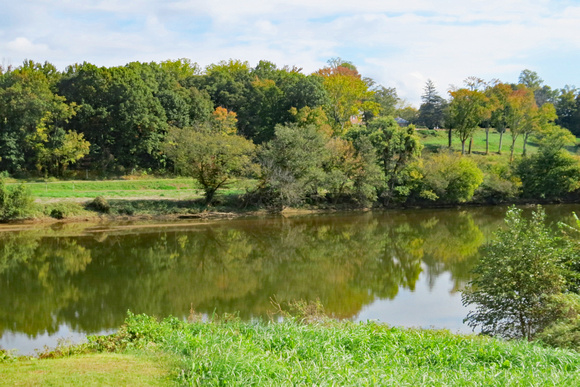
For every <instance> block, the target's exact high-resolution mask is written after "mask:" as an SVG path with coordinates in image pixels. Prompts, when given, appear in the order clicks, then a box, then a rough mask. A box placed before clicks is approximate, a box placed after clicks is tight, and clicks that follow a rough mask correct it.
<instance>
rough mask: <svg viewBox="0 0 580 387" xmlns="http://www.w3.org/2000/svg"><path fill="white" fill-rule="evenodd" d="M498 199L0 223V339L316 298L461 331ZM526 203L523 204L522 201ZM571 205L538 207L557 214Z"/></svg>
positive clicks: (253, 313)
mask: <svg viewBox="0 0 580 387" xmlns="http://www.w3.org/2000/svg"><path fill="white" fill-rule="evenodd" d="M505 211H506V207H477V208H463V209H437V210H432V209H420V210H402V211H384V212H366V213H354V212H353V213H333V214H324V215H303V216H291V217H283V216H270V217H256V218H237V219H233V220H220V221H182V222H172V223H159V222H141V223H110V224H104V223H100V224H88V223H87V224H84V223H71V224H54V225H51V226H48V227H47V226H45V227H24V228H22V227H18V226H14V225H9V226H3V228H0V348H3V349H16V350H17V351H18V352H19V353H21V354H33V353H34V350H35V349H40V348H42V347H43V346H45V345H47V346H49V347H54V346H55V345H56V344H57V342H58V341H59V340H66V341H72V342H77V341H79V340H81V339H82V338H83V337H85V335H87V334H95V333H98V334H102V333H109V332H113V331H114V330H115V329H116V328H118V327H119V326H120V325H121V324H122V323H123V321H124V318H125V316H126V313H127V310H131V311H132V312H134V313H147V314H150V315H155V316H158V317H165V316H169V315H173V316H177V317H180V318H186V317H187V316H188V315H189V313H190V310H191V309H193V310H195V311H196V312H197V313H201V314H203V315H204V316H206V317H208V316H211V315H212V314H214V313H217V314H223V313H225V312H227V313H239V315H240V317H241V318H243V319H256V318H263V319H266V318H268V315H269V314H270V313H271V312H272V311H274V308H273V306H272V303H271V299H275V300H276V301H277V302H279V303H282V304H284V303H286V302H288V301H292V300H320V302H321V303H322V304H323V305H324V307H325V311H326V313H328V314H329V315H331V316H334V317H336V318H341V319H351V320H355V321H366V320H378V321H380V322H384V323H387V324H390V325H398V326H407V327H435V328H447V329H450V330H451V331H454V332H470V329H469V328H468V327H467V326H465V325H464V324H463V318H464V317H465V316H466V314H467V309H466V308H465V307H464V306H462V304H461V293H460V289H461V288H462V287H463V286H464V285H465V284H466V283H467V281H468V280H469V278H470V269H471V268H472V267H473V265H474V264H475V262H476V261H477V257H478V251H479V249H480V247H481V246H482V245H483V244H484V243H485V242H486V241H488V240H489V239H490V238H492V234H493V232H494V231H495V230H497V229H498V228H499V227H502V225H503V216H504V214H505ZM526 211H528V212H529V211H531V210H530V209H529V208H528V209H526ZM573 211H575V212H577V213H578V212H579V211H580V206H579V205H557V206H547V207H546V212H547V214H548V216H549V218H550V220H551V221H569V220H570V218H571V214H572V212H573Z"/></svg>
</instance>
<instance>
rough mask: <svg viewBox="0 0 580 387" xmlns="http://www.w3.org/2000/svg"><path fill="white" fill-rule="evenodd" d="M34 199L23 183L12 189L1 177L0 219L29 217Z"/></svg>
mask: <svg viewBox="0 0 580 387" xmlns="http://www.w3.org/2000/svg"><path fill="white" fill-rule="evenodd" d="M33 201H34V199H33V198H32V195H31V194H30V192H29V191H28V189H27V188H26V187H25V186H24V185H23V184H19V185H17V186H16V187H15V188H13V189H11V188H9V187H8V186H6V184H5V183H4V180H3V179H0V221H7V220H12V219H20V218H25V217H27V216H28V215H30V213H31V211H32V206H33Z"/></svg>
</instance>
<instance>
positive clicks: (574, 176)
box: [516, 148, 580, 199]
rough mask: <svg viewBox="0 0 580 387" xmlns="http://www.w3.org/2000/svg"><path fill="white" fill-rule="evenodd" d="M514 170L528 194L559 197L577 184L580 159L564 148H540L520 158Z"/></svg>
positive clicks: (579, 186) (530, 195)
mask: <svg viewBox="0 0 580 387" xmlns="http://www.w3.org/2000/svg"><path fill="white" fill-rule="evenodd" d="M516 173H517V175H518V176H519V177H520V179H521V180H522V195H523V196H524V197H528V198H545V199H558V198H561V197H563V196H564V195H566V194H568V193H569V192H572V191H574V190H577V189H578V188H580V162H578V159H576V158H575V157H573V156H571V155H570V154H569V153H567V152H566V151H563V150H560V151H553V150H552V149H550V148H543V149H541V150H540V151H539V152H538V153H536V154H534V155H533V156H531V157H529V158H523V159H521V161H520V162H519V164H518V166H517V169H516Z"/></svg>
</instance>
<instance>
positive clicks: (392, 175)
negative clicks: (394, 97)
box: [351, 117, 423, 205]
mask: <svg viewBox="0 0 580 387" xmlns="http://www.w3.org/2000/svg"><path fill="white" fill-rule="evenodd" d="M361 134H362V135H364V136H367V137H368V139H369V140H370V142H371V143H372V145H373V147H374V148H375V151H376V155H377V160H378V162H379V165H380V166H381V168H382V170H383V176H384V179H385V181H384V187H381V191H382V192H381V197H382V199H383V200H384V203H385V204H387V205H388V204H389V203H390V202H391V201H392V200H402V201H404V200H405V199H406V198H407V197H408V196H409V195H410V194H411V191H412V189H413V188H414V185H415V183H417V180H418V179H419V178H420V175H419V174H418V171H417V170H416V169H415V168H414V167H413V162H414V161H415V160H417V159H418V158H419V157H420V155H421V150H422V149H423V146H422V145H421V142H420V140H419V137H418V136H417V135H416V134H415V127H414V126H412V125H411V126H408V127H406V128H402V127H400V126H399V124H397V122H396V121H395V120H394V118H392V117H379V118H376V119H374V120H373V121H371V122H369V123H368V124H367V126H366V128H365V129H361V130H360V134H354V133H353V134H352V135H351V137H353V138H356V137H357V136H360V135H361Z"/></svg>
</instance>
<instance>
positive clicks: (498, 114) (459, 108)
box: [0, 58, 580, 208]
mask: <svg viewBox="0 0 580 387" xmlns="http://www.w3.org/2000/svg"><path fill="white" fill-rule="evenodd" d="M0 71H1V74H0V171H4V172H3V173H5V174H6V173H8V174H12V175H15V176H19V175H35V174H36V175H45V176H63V175H65V174H66V173H67V170H70V169H71V168H77V169H81V170H91V171H93V172H98V173H100V174H102V175H107V174H127V173H132V172H134V171H147V172H155V173H161V174H164V173H165V174H167V173H177V174H187V175H189V176H192V177H193V178H195V179H197V180H198V181H199V182H200V184H201V185H202V186H203V188H204V191H205V199H206V201H207V202H208V203H210V202H211V201H212V200H213V199H214V195H215V193H216V191H217V190H218V189H220V188H223V187H224V186H225V185H227V184H228V183H229V182H230V181H231V179H232V178H233V177H236V176H247V177H254V178H257V179H258V180H259V184H258V187H257V188H256V189H255V190H254V191H252V192H249V193H248V194H247V195H246V196H245V197H244V199H243V200H245V201H247V202H252V203H259V204H264V205H269V206H273V207H277V208H283V207H285V206H287V205H293V204H297V203H302V202H309V203H320V202H325V203H345V202H347V203H351V204H356V205H364V206H368V205H372V204H375V203H380V204H383V205H392V204H397V203H405V202H413V201H425V200H437V201H442V202H448V203H456V202H464V201H468V200H480V201H487V202H497V201H503V200H510V199H514V198H517V197H522V196H523V197H535V198H538V197H541V198H547V199H550V198H561V197H563V196H566V195H568V194H570V193H571V192H574V191H575V190H576V189H577V188H578V181H580V166H579V164H578V160H577V159H576V158H574V157H573V156H571V155H569V154H568V153H567V152H566V151H564V147H565V146H566V145H569V144H573V143H575V137H574V136H573V134H571V132H570V131H572V133H576V134H579V133H580V126H578V123H579V122H580V93H579V91H578V90H577V89H575V88H572V87H566V88H565V89H562V90H552V89H551V88H550V87H549V86H546V85H543V81H542V80H541V79H540V78H539V77H538V75H537V74H536V73H534V72H532V71H529V70H524V71H523V72H522V74H521V76H520V79H519V83H518V84H506V83H502V82H500V81H492V82H487V83H486V82H484V81H483V80H481V79H478V78H475V77H471V78H468V79H467V80H466V81H465V85H464V87H461V88H453V89H452V90H451V91H450V92H449V98H448V99H444V98H442V97H441V96H439V94H438V93H437V90H436V88H435V86H434V84H433V83H432V82H431V81H428V82H427V84H426V87H425V92H424V95H423V96H422V100H423V103H422V105H421V107H420V108H419V109H414V108H413V107H412V106H410V105H409V104H407V103H406V102H405V101H404V100H401V99H400V98H399V97H398V96H397V92H396V90H395V89H394V88H387V87H384V86H382V85H379V84H377V83H376V82H375V81H374V80H372V79H370V78H365V77H363V76H362V75H361V74H360V73H359V72H358V69H357V68H356V66H355V65H354V64H352V63H351V62H348V61H344V60H342V59H340V58H335V59H331V60H330V61H329V62H328V64H327V66H325V67H324V68H322V69H320V70H318V71H316V72H314V73H312V74H309V75H306V74H303V73H302V71H301V69H300V68H296V67H292V68H291V67H282V68H279V67H277V66H276V65H275V64H273V63H271V62H267V61H260V62H259V63H258V64H257V65H256V66H255V67H251V66H250V65H249V64H248V63H247V62H242V61H237V60H229V61H222V62H219V63H217V64H212V65H209V66H207V67H206V68H205V69H202V68H201V67H200V66H199V65H197V64H196V63H193V62H191V61H190V60H187V59H179V60H171V61H164V62H161V63H155V62H151V63H139V62H133V63H129V64H127V65H125V66H119V67H110V68H106V67H97V66H95V65H92V64H90V63H82V64H75V65H72V66H69V67H67V68H66V69H65V70H64V71H58V70H57V69H56V68H55V67H54V66H53V65H51V64H50V63H44V64H41V63H35V62H33V61H26V62H25V63H24V64H23V65H22V66H20V67H17V68H3V69H1V70H0ZM394 117H397V118H398V119H399V122H401V120H406V121H408V123H410V124H414V125H418V126H426V127H428V128H437V127H441V128H447V129H448V131H449V141H451V137H452V136H457V137H458V138H459V140H460V141H461V144H462V153H470V149H471V147H470V144H471V139H472V138H473V135H474V133H475V130H476V129H477V128H484V129H485V131H486V133H487V134H488V135H489V132H490V130H492V129H493V130H496V131H498V132H499V133H500V136H502V137H501V138H502V139H501V140H500V144H501V142H502V141H503V134H504V133H507V132H509V134H510V135H511V142H512V144H511V147H510V148H511V152H510V153H511V155H510V162H509V163H508V162H504V161H493V162H492V161H486V160H477V161H476V160H474V159H472V158H467V157H461V156H460V155H457V154H454V153H453V152H446V151H444V150H440V151H439V152H422V150H423V145H422V144H421V140H420V138H419V136H418V135H417V131H416V130H415V127H414V126H413V125H409V126H400V125H399V123H398V122H397V121H396V120H395V119H394ZM518 138H522V139H523V140H524V154H523V156H526V161H525V162H521V161H518V160H515V161H513V160H514V157H515V156H516V155H514V148H515V147H514V144H515V141H516V140H517V139H518ZM530 138H534V140H535V141H536V142H538V143H539V144H540V151H539V152H537V153H535V154H534V155H531V156H528V155H526V144H527V141H528V139H530ZM466 148H467V149H466ZM498 152H499V153H501V145H500V148H499V149H498ZM486 153H489V146H488V147H487V151H486ZM512 161H513V162H512ZM474 195H475V199H474Z"/></svg>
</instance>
